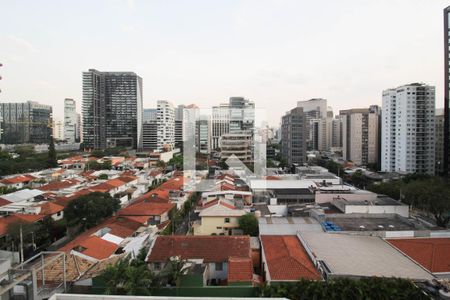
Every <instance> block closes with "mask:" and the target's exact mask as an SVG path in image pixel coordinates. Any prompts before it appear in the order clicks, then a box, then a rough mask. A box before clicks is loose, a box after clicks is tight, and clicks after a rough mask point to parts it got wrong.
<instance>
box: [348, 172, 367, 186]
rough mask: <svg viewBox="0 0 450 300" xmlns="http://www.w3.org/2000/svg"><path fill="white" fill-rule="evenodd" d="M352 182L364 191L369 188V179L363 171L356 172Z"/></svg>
mask: <svg viewBox="0 0 450 300" xmlns="http://www.w3.org/2000/svg"><path fill="white" fill-rule="evenodd" d="M350 180H351V182H352V183H353V185H354V186H356V187H358V188H360V189H363V188H365V187H366V186H367V178H366V176H365V175H364V173H363V172H362V171H361V170H357V171H355V172H354V173H353V174H352V176H350Z"/></svg>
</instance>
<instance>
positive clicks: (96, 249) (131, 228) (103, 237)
mask: <svg viewBox="0 0 450 300" xmlns="http://www.w3.org/2000/svg"><path fill="white" fill-rule="evenodd" d="M141 227H142V224H141V223H139V222H137V221H134V220H130V219H127V218H123V217H111V218H109V219H108V220H106V221H105V222H103V223H102V224H100V225H98V226H95V227H93V228H91V229H89V230H87V231H85V232H83V233H82V234H81V235H79V236H78V237H76V238H75V239H74V240H72V241H71V242H69V243H68V244H66V245H65V246H64V247H62V248H61V249H59V251H63V252H66V253H69V254H72V255H77V256H79V257H81V258H83V259H87V260H90V261H99V260H104V259H108V258H110V257H112V256H115V255H120V254H122V253H123V252H124V250H123V249H124V247H125V246H126V245H127V244H128V243H129V242H130V241H131V240H132V239H131V237H132V236H134V235H135V234H136V233H137V232H138V231H139V228H141Z"/></svg>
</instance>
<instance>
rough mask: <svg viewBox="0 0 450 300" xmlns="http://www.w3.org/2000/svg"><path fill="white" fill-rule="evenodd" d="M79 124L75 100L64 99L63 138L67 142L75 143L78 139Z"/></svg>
mask: <svg viewBox="0 0 450 300" xmlns="http://www.w3.org/2000/svg"><path fill="white" fill-rule="evenodd" d="M79 131H80V124H79V123H78V114H77V110H76V102H75V100H73V99H68V98H66V99H64V139H65V140H66V141H67V142H68V143H75V142H77V141H79V140H80V134H79Z"/></svg>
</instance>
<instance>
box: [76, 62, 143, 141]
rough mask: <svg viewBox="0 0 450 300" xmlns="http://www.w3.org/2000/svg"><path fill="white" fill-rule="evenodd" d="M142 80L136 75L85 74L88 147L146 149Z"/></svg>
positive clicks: (84, 93) (84, 91) (112, 73)
mask: <svg viewBox="0 0 450 300" xmlns="http://www.w3.org/2000/svg"><path fill="white" fill-rule="evenodd" d="M142 116H143V111H142V78H141V77H139V76H138V75H136V73H134V72H99V71H97V70H94V69H90V70H89V71H88V72H83V138H84V140H83V142H84V145H85V147H88V148H94V149H103V148H110V147H127V148H135V149H141V148H142Z"/></svg>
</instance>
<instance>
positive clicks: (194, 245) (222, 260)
mask: <svg viewBox="0 0 450 300" xmlns="http://www.w3.org/2000/svg"><path fill="white" fill-rule="evenodd" d="M175 258H178V259H181V260H184V261H186V263H189V264H191V265H196V266H198V267H199V268H200V269H201V272H200V273H201V276H202V277H203V283H204V285H222V284H228V285H230V284H233V283H237V282H239V283H240V284H245V283H246V284H249V285H251V284H252V281H253V266H252V258H251V247H250V237H249V236H158V237H157V238H156V239H155V240H154V241H153V243H152V245H151V247H150V250H149V252H148V255H147V258H146V261H147V262H148V264H149V268H150V269H151V270H152V271H154V272H159V271H161V270H163V269H164V267H165V265H166V264H167V263H168V262H169V261H170V260H171V259H175ZM250 267H251V268H250ZM250 269H251V270H252V271H251V272H250Z"/></svg>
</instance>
